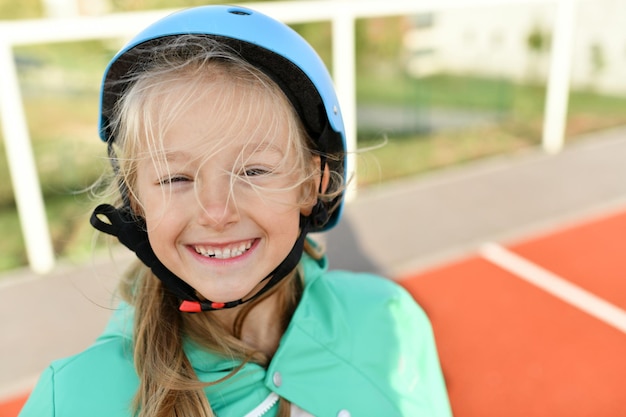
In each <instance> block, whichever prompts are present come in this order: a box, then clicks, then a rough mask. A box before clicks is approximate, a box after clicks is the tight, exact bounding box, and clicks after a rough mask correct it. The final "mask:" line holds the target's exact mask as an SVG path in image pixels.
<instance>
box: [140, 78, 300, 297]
mask: <svg viewBox="0 0 626 417" xmlns="http://www.w3.org/2000/svg"><path fill="white" fill-rule="evenodd" d="M221 89H222V87H219V86H215V85H213V86H212V87H211V94H203V98H200V99H199V100H197V101H194V104H193V105H188V106H185V107H184V108H183V109H182V110H181V111H180V112H179V114H178V116H177V117H176V118H174V119H173V123H171V124H169V125H168V127H167V129H166V130H165V131H164V132H163V139H162V144H161V145H160V146H159V147H158V151H154V150H151V151H149V152H148V153H149V154H150V157H146V158H143V159H140V160H139V162H138V164H137V177H136V187H135V190H136V198H137V200H138V205H139V207H140V211H141V212H142V214H143V215H144V216H145V220H146V226H147V230H148V237H149V240H150V244H151V246H152V248H153V250H154V252H155V254H156V255H157V257H158V258H159V259H160V260H161V262H162V263H163V264H164V265H165V266H166V267H167V268H168V269H169V270H170V271H172V272H173V273H174V274H176V275H177V276H178V277H180V278H181V279H183V280H184V281H185V282H187V283H188V284H189V285H191V286H192V287H193V288H194V289H196V291H197V292H198V293H199V294H200V295H201V296H203V297H205V298H207V299H209V300H211V301H216V302H228V301H233V300H238V299H241V298H246V296H248V295H252V294H254V293H255V292H256V291H257V290H258V289H259V288H260V287H261V286H262V285H264V283H262V284H260V285H259V283H260V282H261V280H262V279H263V278H265V277H266V276H267V275H268V274H270V273H271V272H272V271H273V270H274V268H276V266H277V265H278V264H279V263H280V262H282V260H283V259H284V258H285V257H286V256H287V254H288V253H289V251H290V250H291V248H292V247H293V245H294V242H295V240H296V238H297V236H298V233H299V217H300V213H301V212H304V213H306V212H307V211H309V210H310V208H306V207H304V208H303V205H302V204H301V203H302V201H301V200H302V187H303V186H302V185H298V186H295V185H294V184H300V182H298V181H300V180H301V178H300V177H301V175H302V174H301V169H298V166H299V164H298V161H297V157H296V154H295V152H294V150H293V148H292V145H291V141H290V140H289V137H288V135H289V127H288V117H287V116H286V114H287V113H286V112H285V111H284V109H277V108H274V109H271V108H269V109H268V108H267V106H272V105H273V106H274V107H276V104H272V103H271V102H269V100H268V101H267V102H263V100H261V101H259V98H258V94H260V93H256V94H257V96H256V98H254V100H255V102H254V103H252V102H250V103H246V100H252V98H251V96H250V91H247V92H246V91H245V89H244V88H242V87H235V88H233V87H232V85H231V86H230V87H228V95H227V96H226V98H222V99H220V100H215V94H219V93H220V90H221ZM252 96H254V94H252ZM216 102H219V104H216ZM263 107H265V108H264V109H263V111H261V108H263ZM224 109H228V110H227V111H225V110H224ZM241 109H257V110H258V111H250V112H248V114H246V116H245V117H244V118H242V117H241V116H239V117H235V116H234V113H233V112H235V111H241ZM179 110H180V109H179ZM246 111H247V110H246ZM277 114H278V116H277ZM269 115H273V116H271V119H273V120H271V121H269V120H267V119H268V117H270V116H269ZM281 115H285V116H281ZM233 126H235V127H236V128H233ZM224 132H226V133H224Z"/></svg>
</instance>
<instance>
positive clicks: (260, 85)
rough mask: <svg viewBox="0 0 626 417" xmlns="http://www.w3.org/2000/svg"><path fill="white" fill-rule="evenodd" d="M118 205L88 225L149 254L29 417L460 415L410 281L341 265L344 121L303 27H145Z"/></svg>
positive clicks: (104, 113) (105, 96) (255, 17)
mask: <svg viewBox="0 0 626 417" xmlns="http://www.w3.org/2000/svg"><path fill="white" fill-rule="evenodd" d="M100 135H101V138H102V139H103V140H104V141H105V142H106V143H107V144H108V147H109V156H110V159H111V163H112V166H113V174H114V180H113V181H112V184H113V186H114V188H115V190H116V192H117V191H118V190H119V191H121V192H120V193H119V194H120V195H121V198H120V201H119V202H118V204H117V208H115V207H114V206H111V205H101V206H99V207H98V208H96V210H95V211H94V214H93V216H92V224H93V225H94V226H95V227H96V228H97V229H99V230H101V231H103V232H105V233H108V234H111V235H114V236H116V237H117V238H118V239H119V241H120V242H121V243H122V244H124V245H125V246H127V247H128V248H129V249H131V250H132V251H134V252H135V253H136V255H137V257H138V258H139V260H140V261H141V262H140V263H139V264H138V265H137V266H136V267H135V268H134V269H133V270H132V271H131V272H130V273H129V274H128V276H127V277H126V278H125V279H124V280H122V282H121V284H120V293H121V295H122V296H123V300H124V301H123V302H121V303H120V306H119V307H118V308H117V310H116V312H115V314H114V315H113V317H112V319H111V322H110V324H109V326H108V327H107V329H106V330H105V332H104V334H103V335H102V336H101V337H100V338H99V339H98V340H97V341H96V343H95V344H94V345H93V346H92V347H90V348H89V349H87V350H86V351H85V352H83V353H80V354H78V355H76V356H73V357H70V358H67V359H64V360H61V361H57V362H54V363H53V364H52V365H51V367H50V368H48V370H46V371H45V372H44V374H43V375H42V376H41V379H40V381H39V383H38V385H37V387H36V388H35V390H34V391H33V393H32V395H31V397H30V399H29V401H28V402H27V404H26V406H25V407H24V409H23V410H22V413H21V416H23V417H29V416H37V417H44V416H59V417H71V416H81V417H84V416H102V417H116V416H141V417H172V416H185V417H202V416H216V415H217V416H236V417H239V416H261V415H263V416H311V415H313V416H343V417H347V416H385V417H388V416H412V417H413V416H429V417H437V416H449V415H450V408H449V405H448V400H447V394H446V389H445V385H444V383H443V378H442V375H441V371H440V368H439V362H438V358H437V353H436V349H435V344H434V340H433V335H432V332H431V329H430V325H429V322H428V319H427V318H426V316H425V314H424V313H423V311H422V310H421V309H420V308H419V307H418V306H417V305H416V304H415V303H414V301H413V300H412V299H411V297H410V296H409V295H408V294H407V293H406V292H405V291H404V290H402V289H401V288H399V287H398V286H397V285H395V284H393V283H392V282H390V281H388V280H384V279H381V278H378V277H375V276H370V275H362V274H353V273H349V272H345V271H332V272H331V271H327V270H326V260H325V258H324V256H323V255H322V254H321V252H320V249H319V248H318V247H316V245H314V244H313V242H312V241H310V240H307V237H306V236H307V234H308V233H309V232H319V231H324V230H327V229H329V228H330V227H332V226H333V225H335V223H336V222H337V220H338V218H339V215H340V208H341V198H342V194H343V190H344V188H345V171H344V153H345V150H344V130H343V124H342V120H341V114H340V111H339V105H338V103H337V99H336V97H335V93H334V90H333V87H332V83H331V80H330V77H329V76H328V73H327V72H326V70H325V68H324V66H323V64H322V62H321V60H320V59H319V58H318V56H317V55H316V54H315V52H314V51H313V50H312V49H311V48H310V46H309V45H308V44H307V43H306V42H305V41H304V40H303V39H302V38H300V37H299V36H298V35H297V34H296V33H295V32H293V31H292V30H291V29H289V28H288V27H287V26H285V25H283V24H281V23H279V22H276V21H274V20H272V19H270V18H268V17H266V16H264V15H262V14H260V13H258V12H255V11H252V10H249V9H244V8H240V7H226V6H205V7H199V8H193V9H188V10H186V11H182V12H178V13H175V14H173V15H170V16H168V17H166V18H164V19H162V20H161V21H159V22H157V23H155V24H153V25H152V26H150V27H148V28H147V29H146V30H144V31H143V32H141V33H140V34H139V35H138V36H137V37H136V38H135V39H134V40H132V41H131V42H130V44H129V45H127V46H126V47H125V48H123V49H122V50H121V51H120V52H119V53H118V54H117V55H116V57H115V58H113V60H112V62H111V63H110V65H109V67H108V69H107V70H106V72H105V76H104V81H103V87H102V94H101V121H100Z"/></svg>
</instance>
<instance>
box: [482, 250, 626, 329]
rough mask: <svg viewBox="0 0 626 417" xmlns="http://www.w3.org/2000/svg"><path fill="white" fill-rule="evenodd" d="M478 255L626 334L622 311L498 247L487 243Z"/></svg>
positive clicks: (624, 312)
mask: <svg viewBox="0 0 626 417" xmlns="http://www.w3.org/2000/svg"><path fill="white" fill-rule="evenodd" d="M479 253H480V255H481V256H482V257H483V258H485V259H486V260H488V261H489V262H491V263H493V264H495V265H497V266H499V267H500V268H502V269H504V270H506V271H508V272H511V273H512V274H514V275H516V276H518V277H519V278H521V279H523V280H525V281H527V282H529V283H531V284H533V285H535V286H537V287H539V288H541V289H543V290H544V291H546V292H548V293H550V294H552V295H554V296H555V297H557V298H560V299H561V300H563V301H565V302H567V303H569V304H571V305H573V306H574V307H577V308H579V309H580V310H582V311H584V312H586V313H587V314H589V315H591V316H594V317H596V318H597V319H599V320H602V321H603V322H605V323H607V324H609V325H610V326H613V327H615V328H616V329H618V330H621V331H622V332H623V333H626V311H624V310H622V309H621V308H619V307H616V306H614V305H613V304H611V303H609V302H607V301H605V300H603V299H602V298H600V297H598V296H596V295H594V294H592V293H590V292H588V291H586V290H584V289H582V288H581V287H579V286H577V285H574V284H572V283H571V282H569V281H567V280H565V279H563V278H561V277H559V276H558V275H556V274H553V273H552V272H550V271H548V270H546V269H544V268H542V267H540V266H538V265H536V264H534V263H532V262H530V261H529V260H527V259H525V258H522V257H521V256H519V255H517V254H515V253H513V252H511V251H509V250H507V249H505V248H503V247H502V246H500V245H498V244H495V243H485V244H484V245H482V247H481V248H480V250H479Z"/></svg>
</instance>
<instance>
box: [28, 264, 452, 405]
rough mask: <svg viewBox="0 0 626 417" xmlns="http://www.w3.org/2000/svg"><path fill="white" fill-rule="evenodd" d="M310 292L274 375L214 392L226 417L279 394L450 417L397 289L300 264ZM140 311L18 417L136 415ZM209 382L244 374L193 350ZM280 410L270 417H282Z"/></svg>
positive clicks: (54, 372) (419, 314)
mask: <svg viewBox="0 0 626 417" xmlns="http://www.w3.org/2000/svg"><path fill="white" fill-rule="evenodd" d="M302 267H303V268H304V277H305V281H306V283H305V290H304V293H303V296H302V299H301V302H300V304H299V306H298V308H297V309H296V312H295V313H294V316H293V318H292V321H291V323H290V324H289V326H288V328H287V331H286V332H285V334H284V335H283V337H282V339H281V343H280V346H279V348H278V351H277V352H276V354H275V356H274V358H273V359H272V361H271V363H270V365H269V367H268V369H264V368H262V367H260V366H259V365H256V364H252V363H248V364H246V365H245V366H244V367H243V369H242V370H241V371H239V372H238V373H237V374H236V375H235V376H234V377H232V378H230V379H228V380H226V381H225V382H222V383H219V384H216V385H213V386H210V387H208V388H207V389H206V394H207V396H208V398H209V402H210V404H211V406H212V408H213V410H214V412H215V413H216V415H217V416H219V417H230V416H233V417H242V416H245V415H246V414H247V413H248V412H250V411H251V410H253V409H255V408H256V407H257V406H258V405H259V404H260V403H261V402H262V401H263V400H265V399H266V398H267V397H268V395H270V393H271V392H275V393H277V394H278V395H280V396H281V397H284V398H286V399H287V400H289V401H291V402H292V403H293V404H296V405H298V406H299V407H300V408H301V409H303V410H305V411H307V412H309V413H310V414H312V415H314V416H317V417H326V416H329V417H330V416H333V417H334V416H337V415H342V416H344V415H345V416H347V415H350V416H352V417H363V416H376V417H393V416H408V417H419V416H425V417H448V416H450V415H451V411H450V406H449V402H448V397H447V392H446V388H445V384H444V381H443V378H442V373H441V369H440V366H439V360H438V356H437V351H436V348H435V342H434V338H433V334H432V330H431V326H430V323H429V320H428V318H427V317H426V315H425V314H424V312H423V311H422V310H421V309H420V308H419V307H418V306H417V305H416V303H415V302H414V301H413V299H412V298H411V296H410V295H409V294H408V293H407V292H406V291H405V290H404V289H402V288H401V287H399V286H398V285H396V284H394V283H393V282H391V281H389V280H386V279H382V278H379V277H376V276H372V275H368V274H355V273H351V272H345V271H327V270H326V260H325V259H324V260H321V261H315V260H313V259H312V258H310V257H308V256H306V255H305V256H304V257H303V259H302ZM131 335H132V308H131V307H129V306H127V305H122V306H120V308H119V309H118V310H117V311H116V313H115V314H114V315H113V316H112V318H111V321H110V323H109V325H108V326H107V328H106V330H105V331H104V333H103V334H102V335H101V336H100V337H99V338H98V339H97V341H96V342H95V343H94V345H93V346H91V347H90V348H88V349H87V350H85V351H84V352H82V353H79V354H77V355H75V356H72V357H69V358H66V359H62V360H59V361H56V362H53V363H52V365H51V366H50V367H49V368H48V369H47V370H46V371H45V372H44V373H43V374H42V376H41V378H40V380H39V382H38V384H37V386H36V387H35V389H34V390H33V392H32V394H31V396H30V398H29V400H28V402H27V403H26V405H25V406H24V408H23V410H22V412H21V414H20V417H52V416H55V417H87V416H89V417H118V416H119V417H122V416H131V415H132V413H131V411H130V404H131V401H132V398H133V396H134V394H135V392H136V391H137V387H138V378H137V375H136V373H135V368H134V366H133V358H132V341H131ZM185 350H186V353H187V355H188V357H189V359H190V361H191V363H192V365H193V367H194V369H195V371H196V373H197V375H198V378H200V379H201V380H203V381H214V380H217V379H219V378H221V377H223V376H225V375H226V374H228V373H229V372H230V370H232V369H233V368H235V367H236V366H238V363H237V362H236V361H233V360H228V359H224V358H223V357H219V356H217V355H215V354H213V353H210V352H207V351H204V350H202V349H200V348H199V347H197V346H194V345H193V344H192V343H186V346H185ZM276 408H277V407H273V408H272V409H271V410H270V411H269V412H268V413H267V414H264V417H265V416H267V417H271V416H275V414H276Z"/></svg>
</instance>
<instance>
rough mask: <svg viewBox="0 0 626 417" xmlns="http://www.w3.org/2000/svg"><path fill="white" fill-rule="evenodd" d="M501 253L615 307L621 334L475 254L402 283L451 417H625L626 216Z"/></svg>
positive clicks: (601, 220)
mask: <svg viewBox="0 0 626 417" xmlns="http://www.w3.org/2000/svg"><path fill="white" fill-rule="evenodd" d="M506 249H508V251H510V252H512V253H513V254H516V255H519V256H521V257H522V258H524V259H526V260H528V261H530V262H532V263H533V264H535V265H537V266H539V267H541V268H543V269H545V270H547V271H549V272H550V273H552V274H556V275H558V276H559V277H560V278H563V279H565V280H566V281H567V282H569V283H572V284H575V285H576V286H577V287H579V288H580V289H582V290H584V291H583V292H585V291H586V292H588V293H589V294H591V297H593V296H594V295H595V296H598V297H600V298H601V299H603V300H605V301H608V302H609V303H611V304H612V305H613V306H614V307H617V308H616V309H615V310H616V315H614V317H613V318H615V319H616V321H617V322H619V323H618V324H621V325H622V327H621V330H620V328H618V327H617V328H616V327H615V325H613V324H611V323H610V322H609V323H607V322H605V321H602V320H600V319H598V318H596V317H594V316H591V315H590V314H588V313H587V312H585V311H583V310H581V309H580V308H579V306H577V305H572V304H570V303H569V302H566V301H563V300H562V299H560V298H557V297H556V296H554V295H553V294H551V293H548V292H546V291H544V290H543V289H541V288H539V287H537V286H536V285H534V284H531V283H529V282H527V281H526V280H524V279H522V278H520V276H518V275H516V274H513V273H511V272H508V271H506V270H504V269H502V268H501V267H499V266H496V265H495V264H494V263H492V262H491V261H489V260H487V259H485V258H484V257H483V256H481V255H480V254H478V255H476V256H472V257H469V258H467V259H463V260H460V261H457V262H455V263H453V264H449V265H445V266H442V267H440V268H437V269H433V270H430V271H427V272H424V273H420V274H417V275H414V276H407V277H405V278H404V279H403V280H402V281H401V283H402V284H403V285H404V286H405V287H406V288H407V289H408V290H409V291H410V292H411V293H412V294H413V296H414V297H415V298H416V299H417V301H418V302H419V303H420V304H421V305H422V306H423V307H424V309H425V310H426V312H427V313H428V314H429V316H430V318H431V320H432V323H433V327H434V331H435V337H436V339H437V343H438V347H439V352H440V357H441V362H442V367H443V371H444V375H445V378H446V382H447V384H448V390H449V394H450V401H451V404H452V409H453V413H454V415H455V416H456V417H491V416H493V417H502V416H507V417H518V416H519V417H544V416H546V417H547V416H550V417H552V416H555V417H561V416H567V417H618V416H626V398H625V397H626V395H625V393H626V334H625V330H624V329H626V313H624V311H623V310H624V309H626V279H625V278H626V212H621V213H617V214H612V215H608V216H605V217H603V218H599V219H594V220H592V221H589V222H586V223H584V224H579V225H576V226H574V227H568V228H566V229H564V230H560V231H556V232H552V233H550V234H546V235H543V236H539V237H535V238H533V239H530V240H527V241H524V242H520V243H516V244H513V245H508V246H507V248H506ZM620 314H621V315H620Z"/></svg>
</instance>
